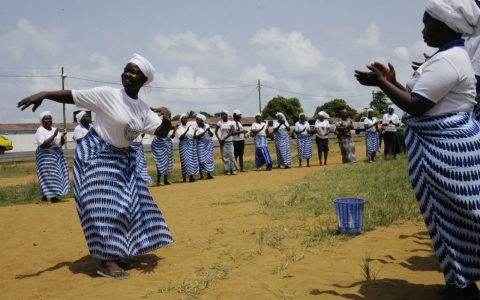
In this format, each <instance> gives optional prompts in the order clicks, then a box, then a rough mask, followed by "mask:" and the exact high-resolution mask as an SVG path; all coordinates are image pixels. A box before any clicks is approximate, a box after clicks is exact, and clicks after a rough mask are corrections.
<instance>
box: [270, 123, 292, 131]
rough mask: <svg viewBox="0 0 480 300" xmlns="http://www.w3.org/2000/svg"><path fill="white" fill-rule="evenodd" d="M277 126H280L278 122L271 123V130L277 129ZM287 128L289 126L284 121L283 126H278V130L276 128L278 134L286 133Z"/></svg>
mask: <svg viewBox="0 0 480 300" xmlns="http://www.w3.org/2000/svg"><path fill="white" fill-rule="evenodd" d="M278 125H280V123H279V122H278V121H273V128H277V127H278ZM287 126H289V124H288V122H287V121H285V126H284V125H282V126H280V128H278V132H287Z"/></svg>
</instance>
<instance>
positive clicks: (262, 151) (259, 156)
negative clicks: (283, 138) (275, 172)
mask: <svg viewBox="0 0 480 300" xmlns="http://www.w3.org/2000/svg"><path fill="white" fill-rule="evenodd" d="M253 141H254V142H255V166H256V168H257V169H260V168H261V167H262V166H263V165H267V167H269V168H271V167H272V159H271V158H270V152H269V151H268V140H267V137H266V136H263V135H256V136H255V137H254V138H253Z"/></svg>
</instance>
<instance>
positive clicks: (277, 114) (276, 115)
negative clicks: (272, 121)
mask: <svg viewBox="0 0 480 300" xmlns="http://www.w3.org/2000/svg"><path fill="white" fill-rule="evenodd" d="M278 116H282V118H283V119H284V120H285V121H286V120H287V119H286V118H285V115H284V114H282V113H281V112H277V113H276V114H275V117H278Z"/></svg>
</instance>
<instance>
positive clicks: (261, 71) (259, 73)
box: [238, 64, 277, 84]
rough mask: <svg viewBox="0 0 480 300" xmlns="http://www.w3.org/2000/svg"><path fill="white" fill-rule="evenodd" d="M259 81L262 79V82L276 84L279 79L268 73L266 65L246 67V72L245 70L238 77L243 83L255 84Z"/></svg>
mask: <svg viewBox="0 0 480 300" xmlns="http://www.w3.org/2000/svg"><path fill="white" fill-rule="evenodd" d="M258 79H260V82H263V83H265V82H271V83H275V82H277V79H276V78H275V77H274V76H273V75H271V74H269V73H268V71H267V67H265V66H264V65H260V64H259V65H256V66H255V67H250V66H248V67H246V68H245V70H243V72H242V74H240V76H239V77H238V80H239V81H240V82H242V83H249V84H251V83H253V82H256V81H257V80H258Z"/></svg>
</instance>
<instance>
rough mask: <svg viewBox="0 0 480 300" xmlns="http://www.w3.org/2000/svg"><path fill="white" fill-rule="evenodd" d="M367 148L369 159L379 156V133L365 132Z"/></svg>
mask: <svg viewBox="0 0 480 300" xmlns="http://www.w3.org/2000/svg"><path fill="white" fill-rule="evenodd" d="M365 146H366V148H367V157H372V155H375V154H377V152H378V151H379V150H380V148H379V146H378V132H377V131H365Z"/></svg>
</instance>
